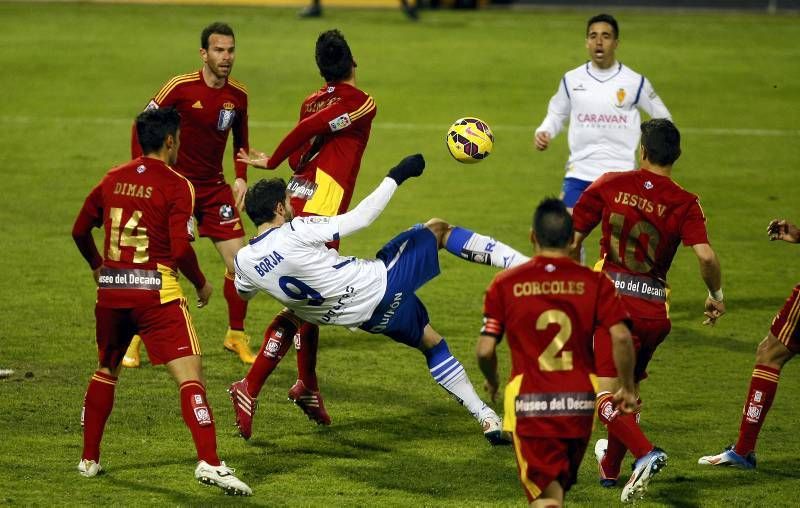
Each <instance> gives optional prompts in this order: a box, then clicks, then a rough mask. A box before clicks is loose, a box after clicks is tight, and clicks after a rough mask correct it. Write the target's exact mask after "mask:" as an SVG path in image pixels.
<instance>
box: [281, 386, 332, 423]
mask: <svg viewBox="0 0 800 508" xmlns="http://www.w3.org/2000/svg"><path fill="white" fill-rule="evenodd" d="M289 400H291V401H292V402H294V403H295V404H297V407H299V408H300V409H302V410H303V412H304V413H305V414H306V416H308V419H309V420H312V421H315V422H317V425H330V424H331V417H330V416H328V412H327V411H326V410H325V403H324V402H322V395H320V393H319V392H313V391H311V390H309V389H308V388H306V385H305V383H303V382H302V381H301V380H299V379H298V380H297V382H296V383H295V384H294V386H292V387H291V388H290V389H289Z"/></svg>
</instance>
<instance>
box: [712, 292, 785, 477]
mask: <svg viewBox="0 0 800 508" xmlns="http://www.w3.org/2000/svg"><path fill="white" fill-rule="evenodd" d="M792 299H797V289H795V293H794V294H793V296H792V298H790V299H789V301H792ZM787 303H788V302H787ZM792 307H793V306H792ZM798 308H800V304H798ZM784 309H785V307H784ZM783 315H788V312H784V310H782V311H781V312H780V313H779V314H778V316H777V317H776V319H775V321H774V324H773V326H772V330H771V332H770V333H769V334H768V335H767V336H766V337H765V338H764V340H762V341H761V343H760V344H759V345H758V349H757V350H756V364H755V368H754V369H753V374H752V376H751V378H750V388H749V389H748V391H747V399H746V400H745V404H744V407H743V409H742V422H741V424H740V426H739V438H738V439H737V441H736V444H735V445H733V446H730V447H728V448H726V449H725V450H723V451H722V452H721V453H719V454H717V455H706V456H704V457H700V459H699V460H698V461H697V463H698V464H701V465H705V466H730V467H736V468H739V469H755V467H756V453H755V451H756V441H757V440H758V435H759V433H760V432H761V427H762V425H764V420H765V419H766V417H767V413H769V410H770V408H771V407H772V402H773V400H774V399H775V393H776V392H777V390H778V381H779V380H780V373H781V369H782V368H783V366H784V365H785V364H786V362H788V361H789V360H790V359H792V357H794V355H795V353H794V351H793V350H791V349H789V347H796V345H797V342H796V341H797V338H798V337H797V336H798V331H797V322H796V321H797V316H795V323H794V325H791V323H790V322H787V320H786V319H782V316H783ZM776 324H777V326H776ZM789 325H791V326H789ZM787 326H789V327H788V328H787ZM775 332H777V333H778V335H777V336H776V335H774V333H775ZM779 337H783V338H779ZM787 346H789V347H787Z"/></svg>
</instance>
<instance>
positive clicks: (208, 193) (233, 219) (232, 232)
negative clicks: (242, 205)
mask: <svg viewBox="0 0 800 508" xmlns="http://www.w3.org/2000/svg"><path fill="white" fill-rule="evenodd" d="M194 192H195V196H194V216H195V217H197V231H198V233H200V236H207V237H209V238H211V239H213V240H230V239H232V238H241V237H243V236H244V224H243V223H242V218H241V216H240V215H239V210H238V209H237V208H236V203H235V202H234V199H233V191H232V190H231V187H230V185H228V184H227V183H224V182H223V183H221V184H217V185H199V184H198V185H195V187H194Z"/></svg>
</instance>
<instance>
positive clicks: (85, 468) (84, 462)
mask: <svg viewBox="0 0 800 508" xmlns="http://www.w3.org/2000/svg"><path fill="white" fill-rule="evenodd" d="M102 470H103V466H101V465H100V463H99V462H95V461H93V460H89V459H81V461H80V462H78V472H79V473H80V474H81V476H85V477H86V478H92V477H94V476H97V475H98V474H100V472H101V471H102Z"/></svg>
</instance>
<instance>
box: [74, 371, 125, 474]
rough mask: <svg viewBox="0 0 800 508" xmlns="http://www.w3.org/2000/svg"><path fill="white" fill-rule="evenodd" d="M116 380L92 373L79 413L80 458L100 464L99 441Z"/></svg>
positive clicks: (105, 375) (112, 397)
mask: <svg viewBox="0 0 800 508" xmlns="http://www.w3.org/2000/svg"><path fill="white" fill-rule="evenodd" d="M116 386H117V378H115V377H114V376H112V375H110V374H104V373H103V372H100V371H99V370H98V371H97V372H95V373H94V375H93V376H92V379H91V380H90V381H89V387H88V388H87V389H86V396H85V397H84V399H83V411H82V413H81V425H82V426H83V454H82V455H81V458H83V459H88V460H93V461H95V462H100V441H101V440H102V439H103V430H105V427H106V421H108V415H110V414H111V409H112V408H113V407H114V388H116Z"/></svg>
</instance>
